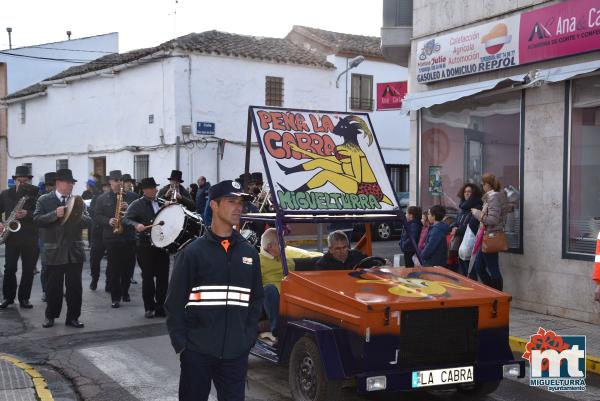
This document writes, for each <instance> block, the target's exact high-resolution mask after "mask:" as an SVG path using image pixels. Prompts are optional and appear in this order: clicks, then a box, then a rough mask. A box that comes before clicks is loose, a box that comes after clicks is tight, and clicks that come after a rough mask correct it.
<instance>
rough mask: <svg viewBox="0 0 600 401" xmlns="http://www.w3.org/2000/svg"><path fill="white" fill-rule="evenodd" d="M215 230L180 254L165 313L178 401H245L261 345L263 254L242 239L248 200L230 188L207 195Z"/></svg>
mask: <svg viewBox="0 0 600 401" xmlns="http://www.w3.org/2000/svg"><path fill="white" fill-rule="evenodd" d="M209 197H210V207H211V209H212V211H213V215H212V225H211V227H210V228H208V229H207V230H206V232H205V234H204V235H203V236H202V237H200V238H197V239H195V240H194V241H193V242H192V243H191V244H189V245H188V246H186V247H185V248H184V249H183V250H182V251H180V252H179V254H178V256H177V259H176V261H175V267H174V269H173V274H172V276H171V282H170V283H169V292H168V294H167V301H166V303H165V309H166V310H167V327H168V330H169V335H170V337H171V343H172V345H173V348H174V349H175V352H177V353H178V354H180V360H181V376H180V379H179V400H180V401H192V400H193V401H201V400H207V399H208V396H209V393H210V388H211V382H214V385H215V387H216V389H217V397H218V398H219V399H220V400H230V401H233V400H236V401H237V400H239V401H241V400H243V399H244V390H245V385H246V371H247V368H248V355H249V352H250V348H251V347H252V345H254V342H255V341H256V337H257V332H258V319H259V318H260V314H261V310H262V302H263V297H264V294H263V287H262V280H261V274H260V261H259V258H258V253H257V252H256V249H254V248H253V247H252V246H251V245H250V244H249V243H248V241H246V240H245V239H244V238H243V237H242V236H241V235H240V234H239V233H238V232H237V231H234V230H233V226H234V225H239V224H240V214H241V212H242V203H243V200H244V198H247V197H248V195H247V194H245V193H243V192H242V189H241V186H240V185H239V184H237V183H234V182H232V181H229V180H227V181H222V182H220V183H218V184H216V185H214V186H212V187H211V188H210V193H209Z"/></svg>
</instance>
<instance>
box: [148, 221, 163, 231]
mask: <svg viewBox="0 0 600 401" xmlns="http://www.w3.org/2000/svg"><path fill="white" fill-rule="evenodd" d="M164 225H165V222H164V221H162V220H161V221H159V222H158V223H156V224H150V225H149V226H144V230H147V229H149V228H152V227H154V226H164Z"/></svg>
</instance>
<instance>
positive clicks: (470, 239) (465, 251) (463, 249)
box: [458, 226, 475, 260]
mask: <svg viewBox="0 0 600 401" xmlns="http://www.w3.org/2000/svg"><path fill="white" fill-rule="evenodd" d="M473 245H475V233H473V230H471V227H469V226H467V229H466V230H465V235H464V236H463V239H462V242H461V243H460V247H459V248H458V257H459V258H461V259H462V260H469V259H471V252H473Z"/></svg>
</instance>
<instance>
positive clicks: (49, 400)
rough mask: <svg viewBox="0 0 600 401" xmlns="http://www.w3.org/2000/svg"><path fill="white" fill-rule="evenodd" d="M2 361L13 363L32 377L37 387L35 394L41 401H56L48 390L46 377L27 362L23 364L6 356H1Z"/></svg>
mask: <svg viewBox="0 0 600 401" xmlns="http://www.w3.org/2000/svg"><path fill="white" fill-rule="evenodd" d="M0 359H3V360H5V361H7V362H10V363H12V364H13V365H15V366H16V367H17V368H19V369H21V370H22V371H24V372H25V373H27V374H28V375H29V376H30V377H31V380H32V381H33V386H34V387H35V392H36V394H37V397H38V399H39V400H40V401H54V398H53V397H52V393H51V392H50V390H48V383H46V380H45V379H44V376H42V375H41V374H40V373H39V372H38V371H37V370H35V368H33V367H32V366H30V365H28V364H26V363H25V362H21V361H20V360H18V359H17V358H15V357H12V356H8V355H5V354H0Z"/></svg>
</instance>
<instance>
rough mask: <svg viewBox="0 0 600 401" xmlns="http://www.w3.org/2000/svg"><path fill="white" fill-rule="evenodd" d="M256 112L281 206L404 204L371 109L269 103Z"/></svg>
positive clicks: (359, 208)
mask: <svg viewBox="0 0 600 401" xmlns="http://www.w3.org/2000/svg"><path fill="white" fill-rule="evenodd" d="M251 112H252V117H253V123H254V128H255V132H256V135H257V139H258V142H259V144H260V147H261V153H262V155H263V158H264V162H265V167H266V170H267V171H266V173H267V176H268V177H269V182H270V184H271V185H272V186H271V191H272V193H273V195H274V196H275V201H276V202H277V204H278V205H279V207H281V209H283V210H288V211H296V212H311V213H312V212H331V211H336V212H339V211H349V212H373V211H375V212H377V211H391V210H398V209H399V207H398V202H397V200H396V196H395V194H394V190H393V189H392V185H391V183H390V180H389V178H388V176H387V173H386V169H385V165H384V163H383V159H382V157H381V151H380V149H379V145H378V143H377V139H376V137H375V133H374V132H373V127H372V126H371V122H370V121H369V117H368V114H362V113H361V114H351V113H344V112H317V111H307V110H291V109H289V110H282V109H271V108H266V107H265V108H262V107H261V108H258V107H252V108H251Z"/></svg>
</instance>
